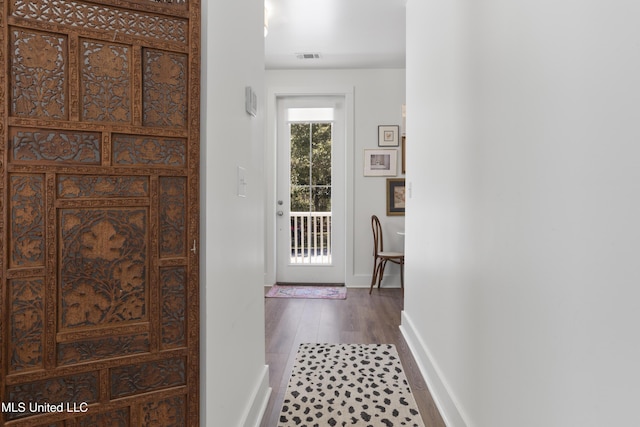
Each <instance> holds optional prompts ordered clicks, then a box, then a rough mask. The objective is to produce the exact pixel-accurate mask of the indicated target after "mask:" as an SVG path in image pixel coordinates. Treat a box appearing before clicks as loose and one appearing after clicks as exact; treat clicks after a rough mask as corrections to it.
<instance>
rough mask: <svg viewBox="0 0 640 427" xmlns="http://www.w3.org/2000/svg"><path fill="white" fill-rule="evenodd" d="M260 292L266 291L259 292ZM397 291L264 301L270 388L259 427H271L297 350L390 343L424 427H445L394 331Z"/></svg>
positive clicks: (399, 305)
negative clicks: (305, 345) (313, 344)
mask: <svg viewBox="0 0 640 427" xmlns="http://www.w3.org/2000/svg"><path fill="white" fill-rule="evenodd" d="M265 292H266V290H265ZM402 307H403V298H402V292H401V291H400V289H389V288H387V289H384V288H383V289H374V291H373V293H372V295H369V290H368V289H354V288H350V289H349V290H348V292H347V299H346V300H319V299H315V300H314V299H293V298H265V315H266V351H267V357H266V360H267V364H268V365H269V382H270V385H271V388H272V389H273V391H272V394H271V398H270V399H269V404H268V406H267V410H266V412H265V416H264V418H263V420H262V424H261V425H260V427H275V426H277V424H278V418H279V412H280V408H281V406H282V401H283V399H284V392H285V390H286V388H287V383H288V381H289V376H290V374H291V369H292V368H293V362H294V359H295V356H296V352H297V350H298V345H299V344H300V343H303V342H317V343H358V344H377V343H382V344H394V345H395V346H396V348H397V350H398V353H399V355H400V359H401V361H402V366H403V367H404V370H405V374H406V375H407V378H408V380H409V384H410V385H411V390H412V391H413V394H414V397H415V399H416V402H417V403H418V407H419V409H420V413H421V415H422V419H423V421H424V424H425V426H426V427H445V424H444V422H443V421H442V418H441V417H440V414H439V413H438V409H437V408H436V406H435V404H434V402H433V400H432V398H431V393H429V390H428V388H427V386H426V384H425V382H424V380H423V379H422V376H421V375H420V371H419V370H418V367H417V365H416V363H415V361H414V359H413V356H412V355H411V352H410V351H409V348H408V347H407V343H406V342H405V340H404V338H403V336H402V334H401V333H400V330H399V329H398V326H399V325H400V312H401V311H402Z"/></svg>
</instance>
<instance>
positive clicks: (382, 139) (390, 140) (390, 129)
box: [378, 125, 400, 147]
mask: <svg viewBox="0 0 640 427" xmlns="http://www.w3.org/2000/svg"><path fill="white" fill-rule="evenodd" d="M399 138H400V126H396V125H393V126H391V125H388V126H378V147H397V146H399V145H400V139H399Z"/></svg>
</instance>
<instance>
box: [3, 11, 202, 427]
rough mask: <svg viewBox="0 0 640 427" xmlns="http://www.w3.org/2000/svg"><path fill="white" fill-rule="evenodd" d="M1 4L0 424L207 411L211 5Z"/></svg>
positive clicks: (169, 421)
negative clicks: (202, 261) (202, 275)
mask: <svg viewBox="0 0 640 427" xmlns="http://www.w3.org/2000/svg"><path fill="white" fill-rule="evenodd" d="M0 12H1V13H0V46H1V50H0V66H1V68H2V70H3V71H2V72H1V73H0V113H1V120H0V134H1V135H2V139H1V140H0V176H1V177H2V179H1V180H0V193H1V194H2V197H1V198H0V236H1V238H2V243H1V244H0V273H1V278H0V286H1V290H0V369H1V371H2V372H0V401H1V402H2V403H3V406H2V411H1V412H0V425H6V426H14V427H18V426H20V427H25V426H29V427H32V426H43V427H44V426H47V427H68V426H91V427H95V426H98V427H100V426H109V427H112V426H122V427H125V426H126V427H129V426H162V427H168V426H196V425H198V421H199V420H198V413H199V404H198V402H199V396H198V388H199V379H198V373H199V369H198V367H199V361H198V352H199V347H198V345H199V343H198V336H199V331H198V324H199V312H198V307H199V302H198V295H199V290H198V282H199V278H198V253H197V243H198V240H199V239H198V223H199V213H198V212H199V204H198V203H199V202H198V193H199V189H198V186H199V175H198V170H199V103H200V100H199V93H200V88H199V84H200V75H199V69H200V57H199V55H200V2H199V0H0ZM194 245H195V248H196V249H195V250H192V248H193V247H194ZM9 403H10V404H9ZM47 405H49V406H47ZM58 405H62V406H58ZM52 406H55V408H53V409H52ZM57 408H62V410H58V409H57Z"/></svg>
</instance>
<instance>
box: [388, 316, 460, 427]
mask: <svg viewBox="0 0 640 427" xmlns="http://www.w3.org/2000/svg"><path fill="white" fill-rule="evenodd" d="M400 331H401V332H402V335H403V336H404V339H405V341H406V342H407V344H408V345H409V349H410V350H411V354H413V358H414V359H415V360H416V363H417V364H418V368H419V369H420V373H421V374H422V376H423V378H424V380H425V382H426V383H427V386H428V387H429V391H430V392H431V396H432V397H433V400H434V402H435V403H436V406H437V407H438V410H439V411H440V415H441V416H442V419H443V420H444V423H445V424H446V425H447V427H471V425H470V424H468V423H467V422H466V421H465V419H466V417H465V416H464V414H463V412H462V411H461V409H460V405H459V404H457V403H456V399H455V397H454V396H453V394H452V393H451V391H450V388H449V387H448V386H447V383H446V381H445V379H444V376H443V375H442V372H441V371H440V369H439V368H438V366H437V364H436V363H435V361H434V359H433V357H432V356H431V352H430V351H429V349H428V347H427V345H426V344H425V343H424V342H423V341H422V339H421V338H420V335H418V333H417V332H416V329H415V326H414V324H413V322H412V321H411V319H410V318H409V315H408V314H407V313H406V312H405V311H403V312H402V321H401V325H400Z"/></svg>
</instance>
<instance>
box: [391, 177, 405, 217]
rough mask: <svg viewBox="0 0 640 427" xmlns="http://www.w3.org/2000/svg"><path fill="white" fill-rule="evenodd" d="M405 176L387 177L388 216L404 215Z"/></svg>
mask: <svg viewBox="0 0 640 427" xmlns="http://www.w3.org/2000/svg"><path fill="white" fill-rule="evenodd" d="M404 202H405V181H404V178H387V216H394V215H404Z"/></svg>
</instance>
